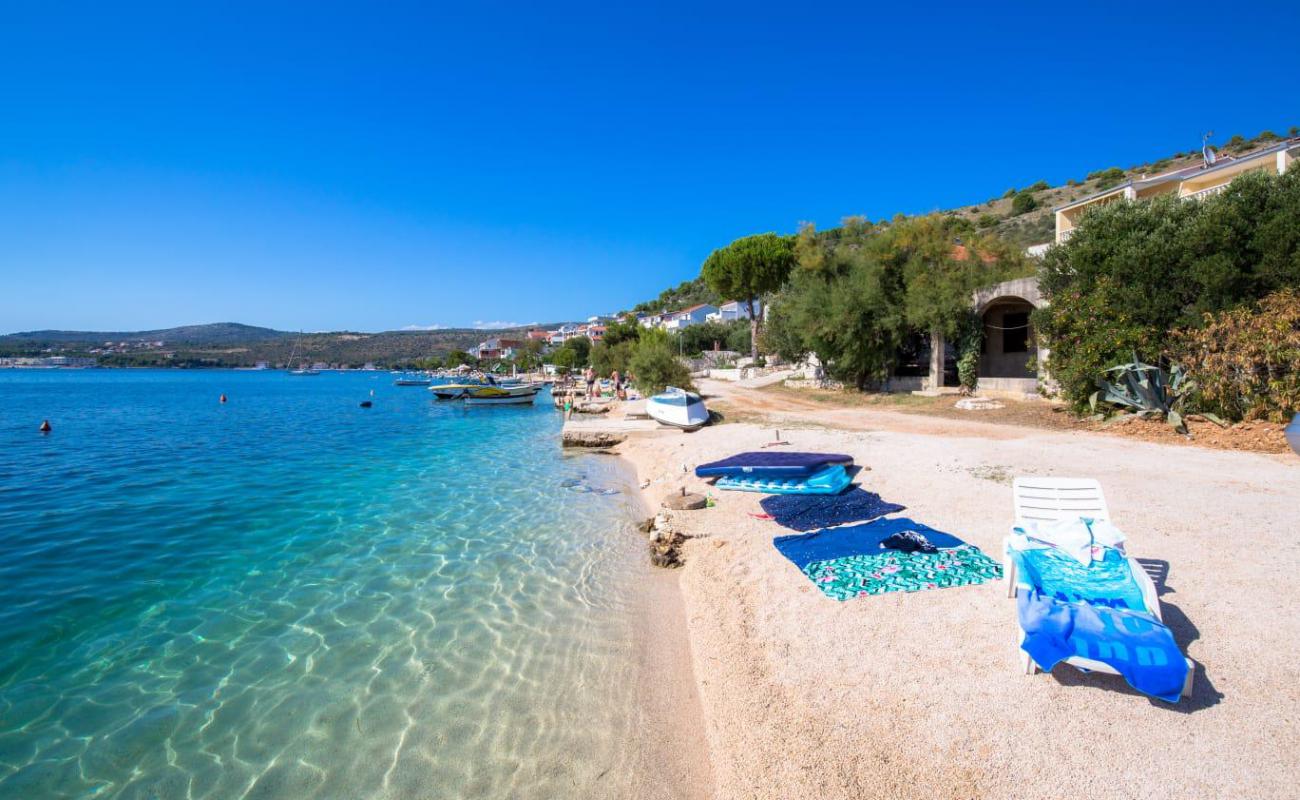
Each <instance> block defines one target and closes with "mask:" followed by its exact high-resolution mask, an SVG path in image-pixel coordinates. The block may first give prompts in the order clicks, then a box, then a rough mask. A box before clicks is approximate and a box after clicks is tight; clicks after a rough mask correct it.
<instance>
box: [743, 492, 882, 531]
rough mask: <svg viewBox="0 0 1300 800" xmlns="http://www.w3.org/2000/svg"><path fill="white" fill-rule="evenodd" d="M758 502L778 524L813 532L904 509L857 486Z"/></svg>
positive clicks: (784, 496) (787, 495)
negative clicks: (835, 491)
mask: <svg viewBox="0 0 1300 800" xmlns="http://www.w3.org/2000/svg"><path fill="white" fill-rule="evenodd" d="M759 505H761V506H762V507H763V512H764V513H766V514H768V515H769V516H771V517H772V519H773V520H775V521H776V523H777V524H778V525H781V526H782V527H785V528H789V529H790V530H792V531H814V530H817V529H818V528H828V527H830V526H832V525H842V524H844V523H845V522H866V521H867V520H872V519H875V518H876V517H883V516H885V515H886V514H893V513H895V512H898V511H902V510H903V509H904V508H905V507H904V506H900V505H898V504H897V503H889V502H886V501H884V500H882V499H881V497H880V495H878V494H876V493H875V492H868V491H867V490H865V489H863V488H862V487H861V486H854V487H852V488H851V489H849V490H848V491H846V492H842V493H841V494H837V495H799V494H784V495H774V496H772V497H764V498H763V499H762V500H761V501H759Z"/></svg>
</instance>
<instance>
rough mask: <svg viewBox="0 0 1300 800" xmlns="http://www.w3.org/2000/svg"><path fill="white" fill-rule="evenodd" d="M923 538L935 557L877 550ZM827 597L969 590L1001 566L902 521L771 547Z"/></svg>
mask: <svg viewBox="0 0 1300 800" xmlns="http://www.w3.org/2000/svg"><path fill="white" fill-rule="evenodd" d="M909 531H910V532H912V533H916V534H920V535H922V536H924V537H925V538H926V539H927V540H929V541H930V543H931V544H933V545H934V546H935V547H937V548H939V550H938V551H937V552H934V553H922V552H915V553H904V552H901V551H898V550H888V549H881V547H880V543H881V542H883V541H884V540H885V539H888V538H889V537H890V536H892V535H894V534H898V533H905V532H909ZM772 544H773V545H775V546H776V549H777V550H778V551H780V553H781V554H782V555H784V556H785V557H786V558H788V559H790V561H791V562H792V563H793V564H794V565H795V566H797V567H799V569H800V571H801V572H803V574H804V575H806V576H808V579H809V580H811V581H812V582H813V585H814V586H816V587H817V588H818V590H820V591H821V593H822V594H824V595H826V596H827V597H831V598H834V599H836V600H849V599H851V598H854V597H867V596H870V595H875V594H885V593H888V592H917V591H923V590H925V589H942V588H947V587H950V586H970V585H974V584H979V583H984V582H986V581H991V580H998V579H999V578H1001V577H1002V565H1001V564H999V563H998V562H996V561H994V560H993V559H991V558H989V557H988V556H986V555H985V554H984V553H983V552H981V551H980V549H979V548H978V547H975V546H974V545H970V544H966V543H965V542H963V541H962V540H961V539H958V538H957V537H956V536H953V535H952V534H950V533H944V532H943V531H937V530H935V529H934V528H931V527H929V526H928V525H922V524H921V523H919V522H915V521H914V520H910V519H907V518H898V519H878V520H875V521H874V522H868V523H865V524H862V525H850V526H846V527H843V528H832V529H830V530H822V531H817V532H816V533H810V534H804V535H792V536H780V537H777V538H776V539H774V540H773V541H772Z"/></svg>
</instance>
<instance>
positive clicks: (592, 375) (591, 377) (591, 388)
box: [582, 367, 596, 400]
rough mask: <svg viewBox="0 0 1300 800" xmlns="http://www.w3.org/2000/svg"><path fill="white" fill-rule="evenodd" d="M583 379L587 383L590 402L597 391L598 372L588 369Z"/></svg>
mask: <svg viewBox="0 0 1300 800" xmlns="http://www.w3.org/2000/svg"><path fill="white" fill-rule="evenodd" d="M582 377H583V378H584V379H585V380H586V381H587V399H588V400H590V399H591V398H592V397H593V396H594V393H595V389H596V370H594V369H592V368H591V367H587V369H586V371H584V372H583V373H582Z"/></svg>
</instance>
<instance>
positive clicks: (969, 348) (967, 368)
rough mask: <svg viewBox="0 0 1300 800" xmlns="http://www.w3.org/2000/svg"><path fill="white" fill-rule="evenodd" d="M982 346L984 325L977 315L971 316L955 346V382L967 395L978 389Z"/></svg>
mask: <svg viewBox="0 0 1300 800" xmlns="http://www.w3.org/2000/svg"><path fill="white" fill-rule="evenodd" d="M983 345H984V324H983V322H982V321H981V319H980V317H979V315H977V314H971V315H970V317H969V319H967V321H966V325H965V327H964V329H963V330H962V335H961V340H960V341H959V342H958V345H957V352H958V356H957V381H958V383H960V384H961V388H962V391H964V392H965V393H967V394H974V393H975V390H976V389H978V388H979V382H980V379H979V373H980V350H981V349H983Z"/></svg>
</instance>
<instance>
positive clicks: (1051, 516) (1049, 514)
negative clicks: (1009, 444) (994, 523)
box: [1002, 477, 1196, 697]
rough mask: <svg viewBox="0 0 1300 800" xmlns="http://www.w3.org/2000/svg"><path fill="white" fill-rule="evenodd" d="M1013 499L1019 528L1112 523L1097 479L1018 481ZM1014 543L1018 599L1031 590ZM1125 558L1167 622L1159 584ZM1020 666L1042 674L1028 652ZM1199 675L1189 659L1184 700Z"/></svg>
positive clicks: (1009, 568) (1012, 580) (1099, 668)
mask: <svg viewBox="0 0 1300 800" xmlns="http://www.w3.org/2000/svg"><path fill="white" fill-rule="evenodd" d="M1012 496H1013V503H1014V504H1015V511H1016V524H1017V525H1021V524H1024V523H1026V522H1040V523H1041V522H1055V521H1057V520H1064V519H1077V518H1078V517H1089V518H1091V519H1096V520H1107V521H1110V509H1109V508H1108V507H1107V505H1106V496H1105V495H1104V494H1103V493H1102V491H1101V483H1100V482H1098V481H1097V480H1095V479H1093V478H1026V477H1021V478H1016V479H1015V482H1014V483H1013V484H1012ZM1014 543H1015V539H1014V538H1013V537H1011V536H1008V537H1006V538H1005V539H1004V540H1003V543H1002V558H1003V569H1002V573H1003V575H1004V576H1005V580H1006V584H1007V597H1015V596H1016V591H1017V590H1018V589H1019V588H1021V587H1022V586H1023V587H1024V588H1025V589H1028V588H1029V587H1028V585H1027V584H1025V583H1023V582H1022V581H1020V580H1019V576H1018V575H1017V572H1016V561H1015V559H1013V558H1012V557H1011V550H1012V548H1013V547H1014ZM1119 550H1120V552H1121V553H1122V552H1123V547H1122V546H1121V547H1120V548H1119ZM1125 557H1126V558H1128V562H1129V570H1130V572H1132V573H1133V579H1134V580H1135V581H1136V582H1137V585H1138V587H1139V588H1140V589H1141V590H1142V601H1143V604H1144V605H1146V610H1147V612H1148V613H1150V614H1151V615H1152V616H1154V617H1155V618H1156V619H1157V620H1159V621H1160V622H1161V623H1163V622H1164V618H1163V617H1161V615H1160V599H1159V596H1158V595H1157V593H1156V585H1155V582H1154V581H1152V580H1151V576H1150V575H1149V574H1147V571H1146V570H1145V569H1144V568H1143V567H1142V565H1141V564H1140V563H1138V561H1137V559H1135V558H1129V557H1128V556H1125ZM1016 630H1018V631H1020V639H1021V641H1023V640H1024V636H1025V633H1024V631H1023V630H1020V626H1019V625H1016ZM1065 661H1066V663H1067V664H1070V665H1072V666H1075V667H1079V668H1080V669H1086V670H1092V671H1095V672H1106V673H1109V674H1111V675H1118V674H1119V673H1118V672H1117V671H1116V670H1115V669H1114V668H1113V667H1111V666H1110V665H1109V664H1104V663H1102V662H1100V661H1094V660H1093V659H1090V658H1083V657H1082V656H1073V657H1071V658H1067V659H1066V660H1065ZM1020 666H1021V668H1022V669H1023V670H1024V673H1025V674H1026V675H1035V674H1037V673H1038V672H1039V668H1038V665H1037V664H1035V663H1034V660H1033V659H1032V658H1030V657H1029V654H1028V653H1026V652H1025V651H1024V650H1021V651H1020ZM1195 672H1196V665H1195V664H1194V663H1193V662H1192V660H1191V659H1190V658H1188V659H1187V682H1186V683H1185V684H1183V696H1184V697H1186V696H1187V695H1189V694H1191V693H1192V676H1193V675H1194V674H1195Z"/></svg>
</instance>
